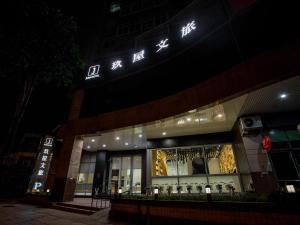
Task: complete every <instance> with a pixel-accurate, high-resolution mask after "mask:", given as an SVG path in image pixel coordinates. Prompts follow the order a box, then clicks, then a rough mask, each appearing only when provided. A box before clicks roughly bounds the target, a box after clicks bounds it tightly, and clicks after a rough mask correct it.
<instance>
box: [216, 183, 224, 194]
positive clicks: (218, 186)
mask: <svg viewBox="0 0 300 225" xmlns="http://www.w3.org/2000/svg"><path fill="white" fill-rule="evenodd" d="M216 188H217V190H218V192H219V194H221V193H222V188H223V187H222V184H217V185H216Z"/></svg>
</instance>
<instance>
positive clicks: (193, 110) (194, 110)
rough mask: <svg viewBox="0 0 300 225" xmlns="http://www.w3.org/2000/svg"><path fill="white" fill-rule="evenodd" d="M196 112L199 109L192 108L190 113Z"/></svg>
mask: <svg viewBox="0 0 300 225" xmlns="http://www.w3.org/2000/svg"><path fill="white" fill-rule="evenodd" d="M195 112H197V109H192V110H190V111H189V113H195Z"/></svg>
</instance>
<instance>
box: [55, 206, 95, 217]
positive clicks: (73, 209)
mask: <svg viewBox="0 0 300 225" xmlns="http://www.w3.org/2000/svg"><path fill="white" fill-rule="evenodd" d="M51 208H52V209H57V210H62V211H66V212H72V213H79V214H84V215H92V214H93V213H95V212H97V211H95V210H90V209H82V208H78V207H72V206H64V205H58V204H53V205H52V206H51Z"/></svg>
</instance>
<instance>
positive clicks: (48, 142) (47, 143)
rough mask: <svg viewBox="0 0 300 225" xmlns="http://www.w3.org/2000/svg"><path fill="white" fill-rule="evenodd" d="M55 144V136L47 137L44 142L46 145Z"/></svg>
mask: <svg viewBox="0 0 300 225" xmlns="http://www.w3.org/2000/svg"><path fill="white" fill-rule="evenodd" d="M52 145H53V138H46V139H45V142H44V146H50V147H51V146H52Z"/></svg>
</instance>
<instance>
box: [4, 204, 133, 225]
mask: <svg viewBox="0 0 300 225" xmlns="http://www.w3.org/2000/svg"><path fill="white" fill-rule="evenodd" d="M108 212H109V209H103V210H100V211H99V212H96V213H94V214H93V215H90V216H87V215H81V214H76V213H69V212H64V211H59V210H55V209H49V208H41V207H37V206H33V205H27V204H19V203H13V202H11V203H0V224H1V225H44V224H45V225H102V224H107V225H108V224H110V225H128V224H125V223H120V222H114V221H110V220H109V219H108Z"/></svg>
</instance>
